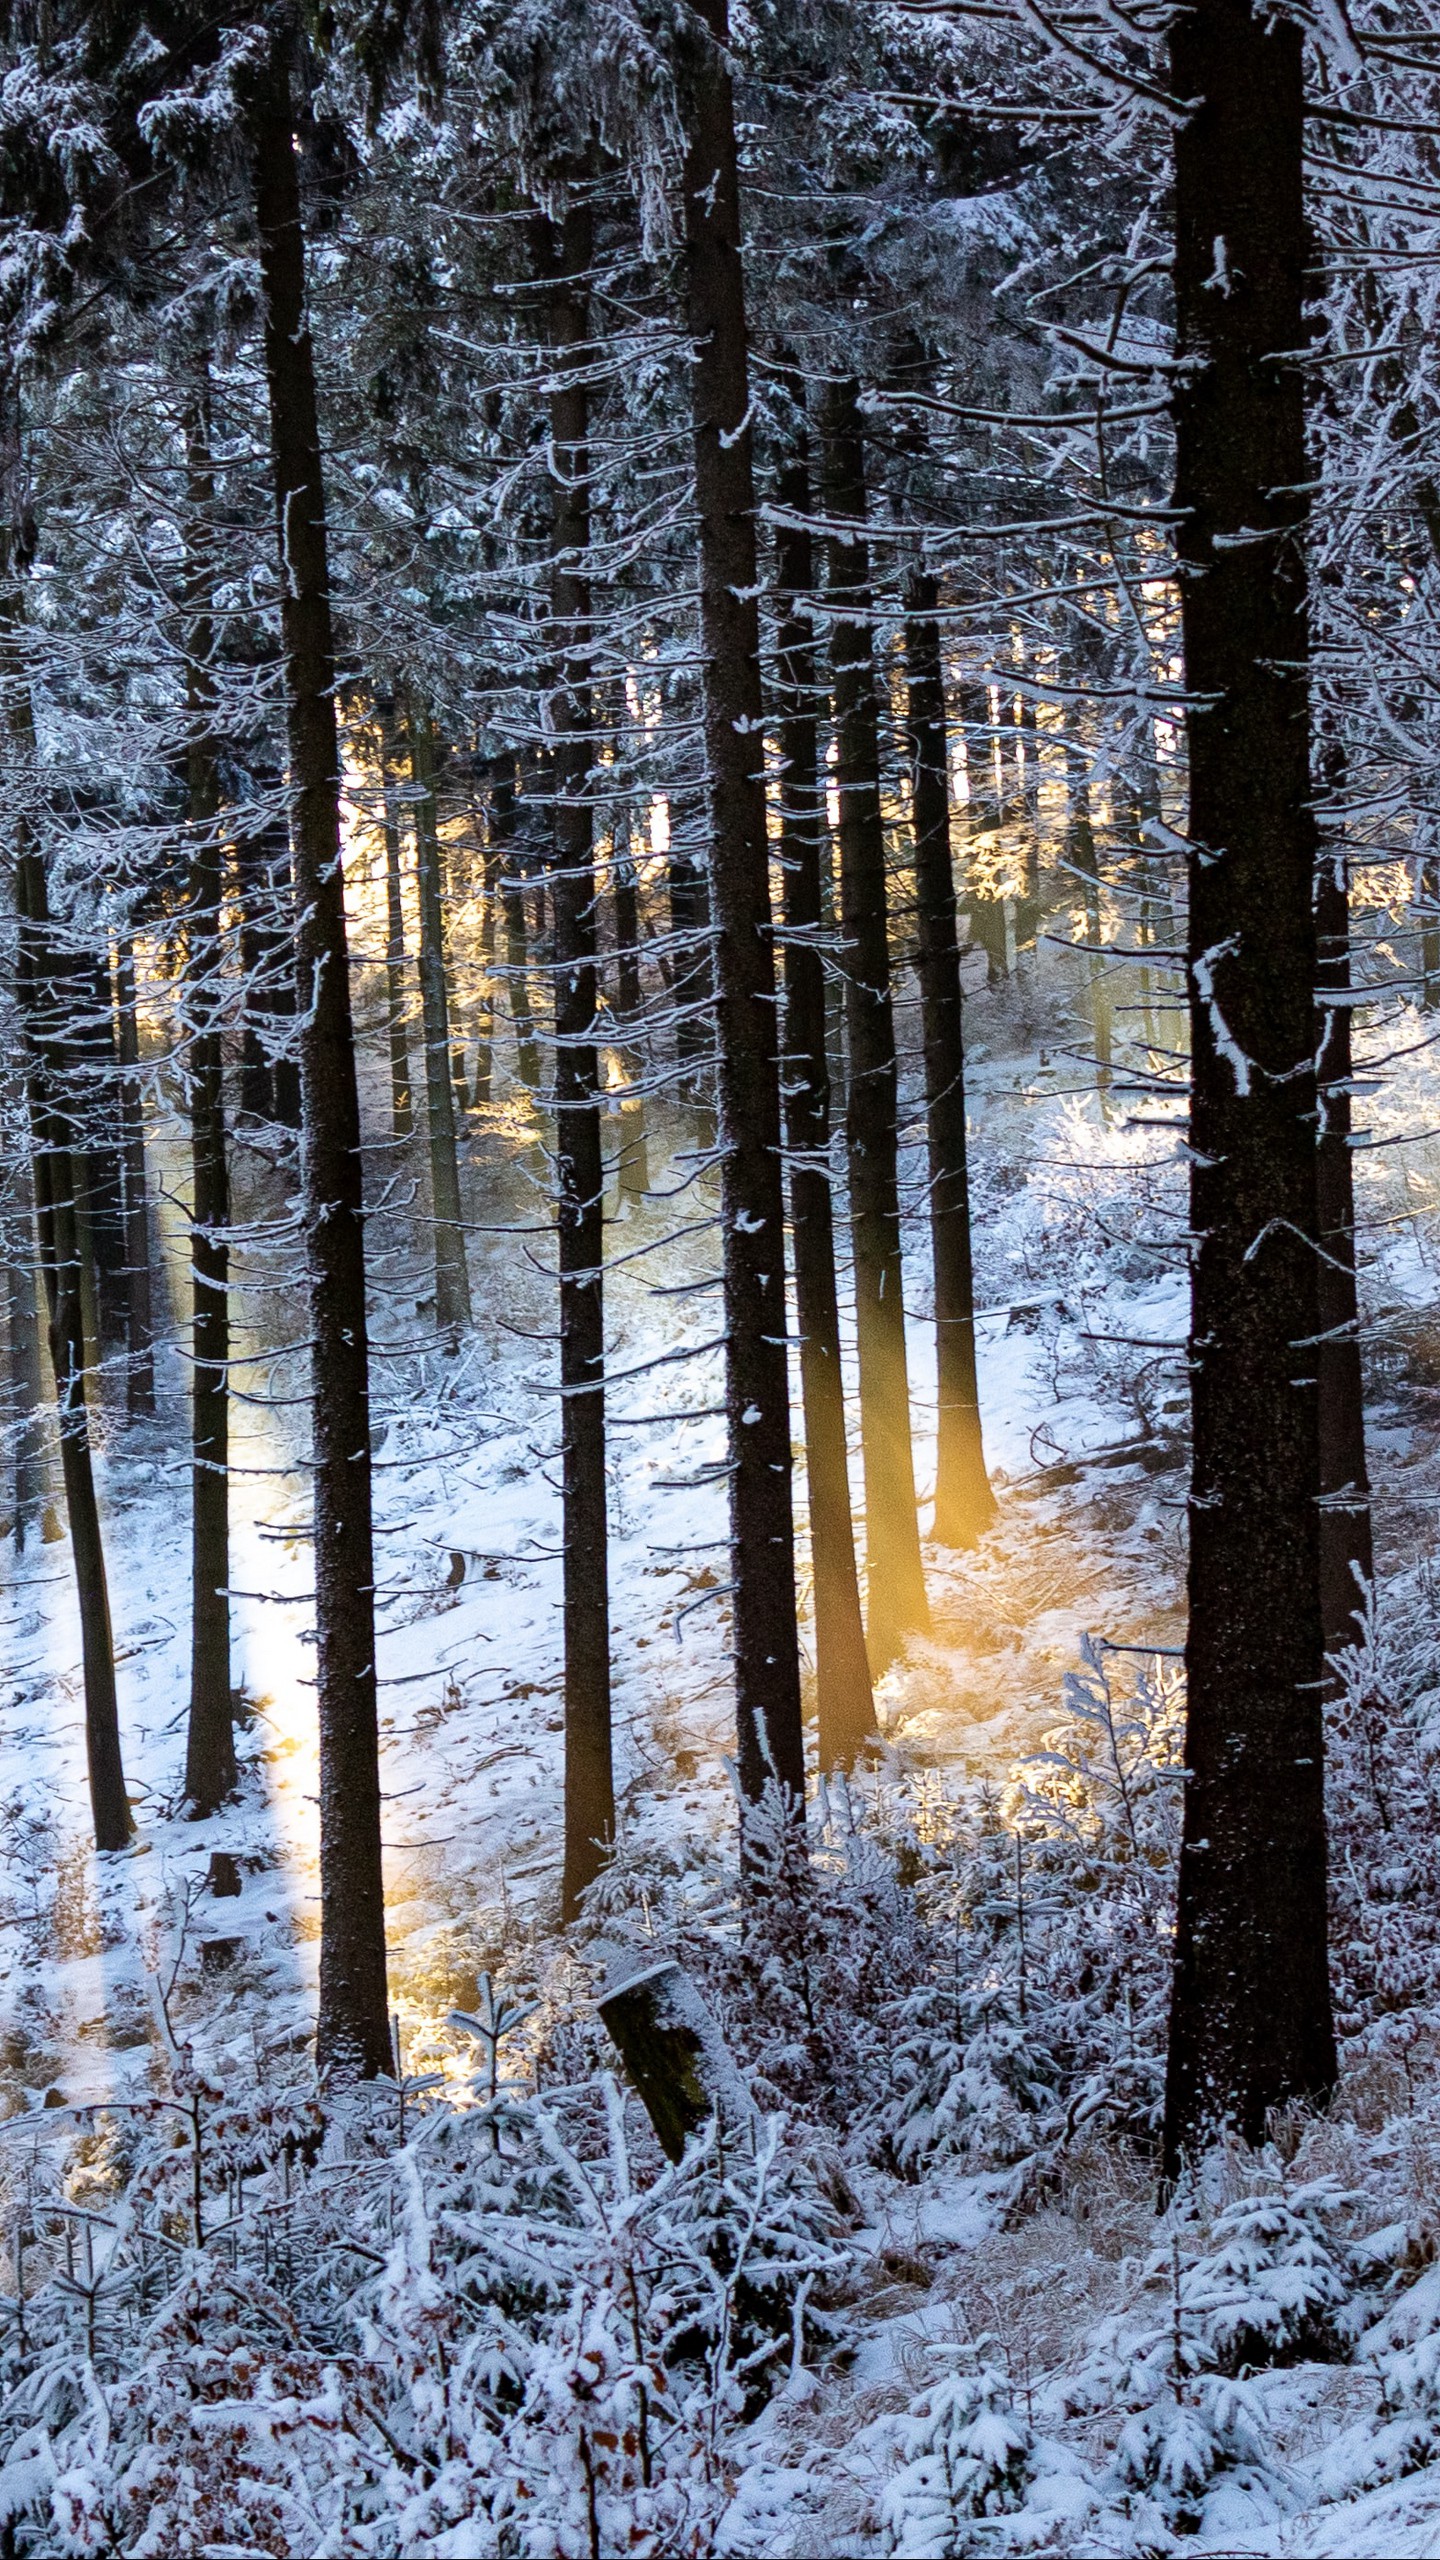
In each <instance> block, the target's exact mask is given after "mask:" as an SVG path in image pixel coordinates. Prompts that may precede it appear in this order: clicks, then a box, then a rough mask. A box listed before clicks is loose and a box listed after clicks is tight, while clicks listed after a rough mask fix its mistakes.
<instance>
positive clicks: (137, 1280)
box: [115, 941, 155, 1422]
mask: <svg viewBox="0 0 1440 2560" xmlns="http://www.w3.org/2000/svg"><path fill="white" fill-rule="evenodd" d="M115 1034H116V1049H117V1052H118V1056H119V1061H120V1138H121V1148H122V1153H123V1160H124V1168H125V1290H126V1306H125V1347H126V1353H127V1359H126V1368H125V1410H126V1412H127V1414H128V1416H129V1418H130V1420H131V1421H132V1422H140V1421H142V1420H144V1419H145V1418H146V1417H147V1416H148V1415H150V1414H152V1413H153V1412H154V1410H155V1310H154V1306H153V1303H152V1297H151V1289H150V1198H149V1185H148V1182H147V1179H146V1173H145V1118H144V1113H143V1111H142V1108H141V1101H140V1031H139V1024H138V1022H137V1019H136V1012H135V946H134V944H133V943H132V942H130V941H122V942H121V943H120V944H119V946H118V948H117V950H116V954H115Z"/></svg>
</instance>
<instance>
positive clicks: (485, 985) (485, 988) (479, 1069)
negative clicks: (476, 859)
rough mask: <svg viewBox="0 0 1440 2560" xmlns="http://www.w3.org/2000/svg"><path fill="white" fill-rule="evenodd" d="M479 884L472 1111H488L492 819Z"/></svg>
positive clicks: (495, 874)
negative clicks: (481, 884) (478, 952)
mask: <svg viewBox="0 0 1440 2560" xmlns="http://www.w3.org/2000/svg"><path fill="white" fill-rule="evenodd" d="M481 877H482V881H483V884H484V885H483V892H482V904H481V909H480V1002H479V1006H478V1008H477V1016H476V1024H475V1108H476V1110H477V1111H480V1110H484V1109H486V1108H488V1106H489V1101H490V1087H491V1081H492V1078H493V1075H494V1065H495V980H494V974H493V973H494V968H495V911H496V908H497V905H498V903H499V897H500V864H499V860H498V858H497V856H496V851H495V841H494V826H493V819H490V820H487V823H486V829H485V845H484V851H483V853H482V855H481Z"/></svg>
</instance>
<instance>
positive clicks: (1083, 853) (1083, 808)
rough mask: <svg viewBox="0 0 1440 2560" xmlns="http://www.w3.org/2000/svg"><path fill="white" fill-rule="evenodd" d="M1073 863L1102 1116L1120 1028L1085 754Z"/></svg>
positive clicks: (1079, 765) (1073, 810) (1077, 775)
mask: <svg viewBox="0 0 1440 2560" xmlns="http://www.w3.org/2000/svg"><path fill="white" fill-rule="evenodd" d="M1069 860H1070V868H1071V870H1072V871H1073V872H1074V873H1075V874H1076V876H1077V878H1078V879H1079V881H1080V884H1081V894H1082V896H1083V897H1084V901H1085V945H1086V957H1085V971H1086V981H1087V985H1088V990H1089V1007H1090V1037H1091V1039H1092V1040H1093V1042H1094V1044H1095V1090H1096V1092H1097V1093H1098V1094H1099V1096H1100V1108H1101V1112H1102V1113H1103V1114H1105V1115H1107V1116H1108V1113H1109V1096H1110V1085H1111V1079H1112V1068H1113V1047H1114V1042H1113V1029H1114V1026H1113V1022H1112V1019H1111V1009H1110V987H1109V981H1108V979H1107V977H1106V974H1105V955H1104V951H1103V949H1102V947H1101V940H1100V935H1101V916H1100V859H1099V855H1098V854H1097V852H1096V849H1095V820H1094V816H1093V814H1092V810H1091V805H1090V774H1089V768H1088V766H1087V765H1086V764H1085V762H1084V760H1083V758H1082V757H1080V756H1076V757H1075V758H1074V761H1073V765H1072V771H1071V777H1070V825H1069Z"/></svg>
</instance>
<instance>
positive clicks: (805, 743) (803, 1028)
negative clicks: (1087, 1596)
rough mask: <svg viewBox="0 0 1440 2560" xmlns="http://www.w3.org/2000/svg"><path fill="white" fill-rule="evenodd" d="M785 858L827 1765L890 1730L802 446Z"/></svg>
mask: <svg viewBox="0 0 1440 2560" xmlns="http://www.w3.org/2000/svg"><path fill="white" fill-rule="evenodd" d="M775 494H776V497H777V499H778V501H779V511H780V513H781V515H782V517H788V518H789V519H790V521H789V522H788V523H786V522H782V523H781V524H780V526H779V527H778V528H777V531H776V535H775V582H776V587H777V590H778V593H777V597H776V602H777V605H778V607H779V612H780V627H779V631H778V634H777V679H778V681H777V691H778V696H779V700H778V706H777V707H778V710H779V715H780V716H779V746H780V861H781V865H782V869H783V873H784V881H785V1055H784V1098H785V1135H786V1140H787V1142H788V1145H789V1149H790V1226H791V1233H792V1235H793V1237H794V1242H795V1311H796V1315H797V1317H798V1319H799V1327H800V1387H801V1394H802V1397H803V1400H804V1407H805V1482H806V1489H807V1492H808V1495H809V1505H810V1558H811V1566H812V1570H813V1573H814V1580H815V1703H816V1720H817V1723H818V1726H819V1744H820V1766H821V1768H822V1769H825V1770H831V1769H849V1768H851V1767H853V1765H854V1763H855V1762H856V1760H857V1759H858V1758H859V1757H860V1756H861V1754H862V1753H863V1752H864V1751H865V1750H866V1749H867V1747H868V1746H870V1745H872V1744H873V1743H875V1742H876V1741H878V1739H879V1727H878V1725H877V1724H876V1721H875V1700H874V1696H873V1693H872V1691H871V1687H870V1665H869V1663H868V1661H867V1659H866V1655H865V1625H864V1620H863V1618H862V1617H861V1614H860V1585H859V1578H858V1576H857V1573H856V1569H855V1533H854V1527H853V1524H852V1520H851V1514H850V1467H849V1458H848V1454H847V1451H846V1446H845V1377H844V1371H843V1369H842V1367H841V1361H840V1306H839V1300H838V1297H837V1295H836V1288H835V1228H834V1218H833V1213H832V1209H831V1200H830V1068H829V1061H828V1059H827V1057H826V1054H825V964H824V960H823V958H822V956H821V952H820V940H821V937H822V935H823V933H824V930H825V914H824V906H823V901H822V895H821V858H822V852H823V853H824V854H826V855H828V852H829V837H828V831H827V828H826V823H825V783H824V777H823V775H822V773H821V770H820V730H819V721H818V718H817V696H818V688H819V675H818V670H817V667H816V652H815V635H814V629H813V626H812V624H811V621H810V619H809V616H808V613H807V610H806V607H807V604H808V600H809V598H810V596H811V594H812V592H813V589H814V585H815V566H814V556H813V546H812V543H811V539H810V535H809V532H808V531H807V530H806V528H805V524H804V521H803V520H804V518H806V517H807V516H808V515H809V514H810V512H811V494H810V471H809V465H808V461H807V459H806V456H805V454H804V452H803V450H802V451H800V452H797V453H795V454H793V455H792V456H791V458H790V459H789V460H788V461H787V462H786V463H785V464H784V465H783V466H782V468H781V471H780V473H779V476H778V479H777V483H776V492H775Z"/></svg>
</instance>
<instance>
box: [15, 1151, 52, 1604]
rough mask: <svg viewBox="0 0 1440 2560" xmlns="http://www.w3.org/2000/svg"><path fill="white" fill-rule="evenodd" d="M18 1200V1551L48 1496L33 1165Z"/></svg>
mask: <svg viewBox="0 0 1440 2560" xmlns="http://www.w3.org/2000/svg"><path fill="white" fill-rule="evenodd" d="M11 1192H12V1205H11V1211H10V1216H9V1218H8V1220H7V1221H6V1226H7V1234H6V1246H7V1253H6V1279H7V1282H8V1289H9V1322H10V1434H11V1440H10V1445H11V1451H12V1459H13V1468H14V1491H15V1552H16V1554H17V1555H23V1554H24V1552H25V1541H26V1539H27V1538H28V1537H29V1535H30V1532H31V1530H32V1529H34V1528H35V1527H36V1526H37V1524H38V1522H39V1519H40V1512H41V1506H42V1504H43V1502H44V1499H45V1443H44V1426H43V1421H42V1409H43V1397H44V1387H43V1384H42V1380H41V1374H40V1328H39V1325H38V1323H37V1321H36V1315H35V1205H34V1196H33V1192H32V1187H31V1182H30V1169H29V1166H28V1165H26V1164H24V1163H20V1164H17V1165H16V1167H15V1168H14V1171H13V1173H12V1175H11Z"/></svg>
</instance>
